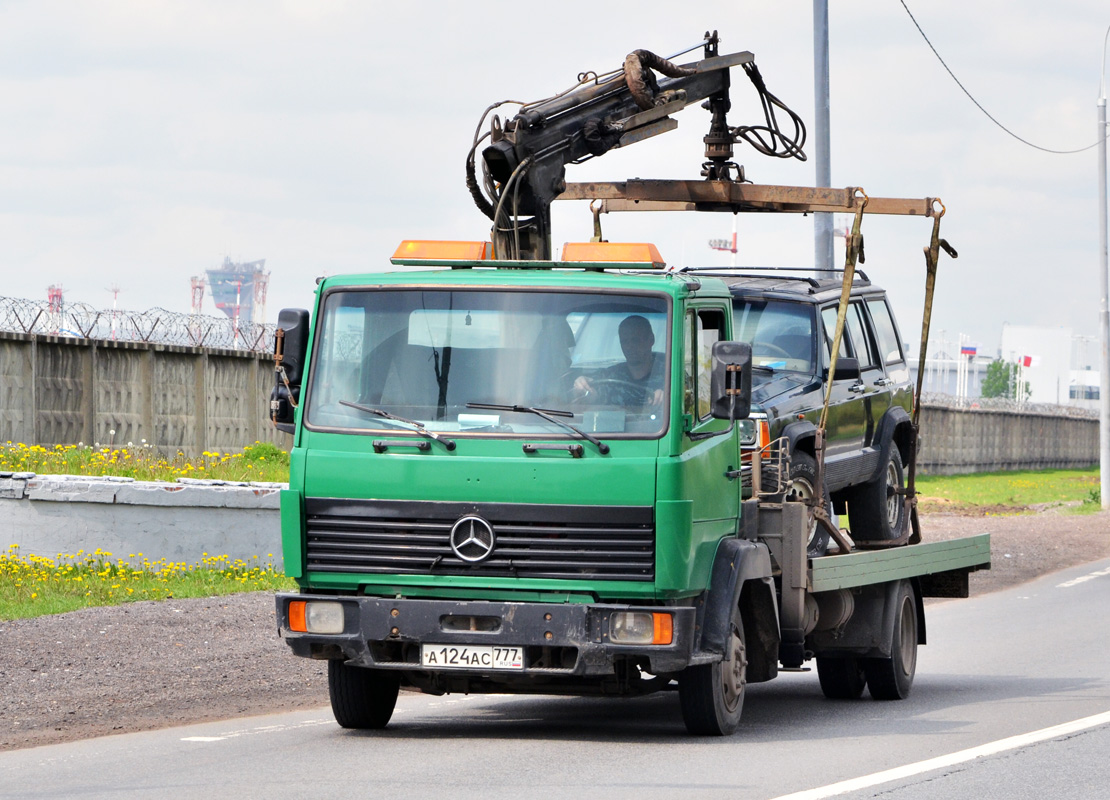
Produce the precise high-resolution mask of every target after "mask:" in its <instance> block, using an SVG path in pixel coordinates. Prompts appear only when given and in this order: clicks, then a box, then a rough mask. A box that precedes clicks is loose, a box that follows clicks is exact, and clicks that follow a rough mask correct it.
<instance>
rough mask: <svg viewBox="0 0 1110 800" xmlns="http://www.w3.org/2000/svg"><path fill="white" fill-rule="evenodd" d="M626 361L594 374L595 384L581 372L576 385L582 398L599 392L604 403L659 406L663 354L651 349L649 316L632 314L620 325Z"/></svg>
mask: <svg viewBox="0 0 1110 800" xmlns="http://www.w3.org/2000/svg"><path fill="white" fill-rule="evenodd" d="M617 336H618V337H619V338H620V343H621V352H622V353H624V359H625V360H624V363H623V364H614V365H613V366H611V367H607V368H606V369H603V370H601V371H600V372H599V373H598V374H597V375H596V376H594V380H595V381H596V385H595V384H591V383H590V379H589V378H587V377H586V376H585V375H579V376H578V378H577V379H576V380H575V381H574V388H575V389H576V390H577V391H578V392H579V393H580V395H581V398H582V399H586V398H589V397H590V396H591V395H595V394H600V395H602V397H603V402H611V403H619V404H621V405H625V406H638V405H660V404H661V403H662V402H663V378H664V374H665V364H664V359H663V357H662V356H661V355H660V354H658V353H655V352H654V351H653V350H652V349H651V348H652V345H654V344H655V334H654V333H653V332H652V330H651V323H650V322H648V321H647V318H646V317H641V316H640V315H639V314H633V315H632V316H630V317H626V318H625V319H624V320H623V321H622V322H621V324H620V327H619V328H617Z"/></svg>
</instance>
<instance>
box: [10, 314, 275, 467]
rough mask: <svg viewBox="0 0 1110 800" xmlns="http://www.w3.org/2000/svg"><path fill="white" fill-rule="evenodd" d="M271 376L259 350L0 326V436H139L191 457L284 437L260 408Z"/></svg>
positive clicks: (89, 440)
mask: <svg viewBox="0 0 1110 800" xmlns="http://www.w3.org/2000/svg"><path fill="white" fill-rule="evenodd" d="M272 384H273V368H272V362H271V361H270V360H269V357H268V356H267V355H266V354H265V353H257V352H251V351H243V350H215V349H210V348H199V347H180V346H174V345H162V344H147V343H143V342H118V341H110V340H103V339H78V338H70V337H62V336H42V335H36V334H21V333H7V332H0V442H3V441H11V442H22V443H25V444H39V445H43V446H49V445H54V444H77V443H78V442H84V443H85V444H89V445H91V444H94V443H97V442H99V443H100V444H101V445H107V444H114V445H117V446H119V445H125V444H127V443H128V442H134V443H135V444H136V445H138V444H139V443H140V442H141V441H142V440H143V439H145V440H146V442H147V443H148V444H149V445H151V446H152V447H157V448H159V449H161V450H162V451H165V452H169V453H174V452H176V451H178V450H180V451H182V452H183V453H184V454H185V455H186V456H188V457H190V458H192V457H196V456H199V455H200V453H201V452H203V451H206V450H208V451H220V452H231V451H238V450H239V449H241V448H242V447H244V446H245V445H248V444H251V443H253V442H255V441H270V442H274V443H275V444H278V445H280V446H285V445H287V444H288V437H287V436H286V435H285V434H282V433H280V432H278V431H276V430H275V429H274V428H273V427H272V426H271V425H270V422H269V418H268V415H269V397H270V388H271V386H272ZM113 430H114V431H115V434H114V435H113V434H111V431H113Z"/></svg>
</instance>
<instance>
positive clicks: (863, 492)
mask: <svg viewBox="0 0 1110 800" xmlns="http://www.w3.org/2000/svg"><path fill="white" fill-rule="evenodd" d="M905 480H906V479H905V474H904V472H903V469H902V456H901V455H900V454H899V452H898V447H897V445H895V444H894V443H893V442H891V444H890V455H889V456H888V457H887V460H886V463H885V464H883V468H882V470H881V471H880V472H879V477H878V478H876V479H875V480H873V481H870V482H869V483H864V484H862V485H860V486H857V487H855V488H854V489H852V491H851V494H849V496H848V522H849V524H850V525H851V530H852V535H853V536H854V537H855V538H857V539H860V540H867V539H897V538H898V537H900V536H901V535H902V534H903V533H905V531H906V503H905V498H904V497H903V496H902V495H900V494H896V490H898V489H903V488H905Z"/></svg>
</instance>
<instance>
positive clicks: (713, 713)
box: [678, 607, 748, 736]
mask: <svg viewBox="0 0 1110 800" xmlns="http://www.w3.org/2000/svg"><path fill="white" fill-rule="evenodd" d="M747 678H748V656H747V648H746V647H745V646H744V623H743V621H742V620H741V618H740V609H739V607H736V608H734V609H733V610H732V619H731V620H730V622H729V635H728V637H727V639H726V641H725V654H724V658H723V659H722V660H720V661H717V662H714V663H712V664H699V665H697V666H693V667H687V668H686V669H685V670H683V671H682V674H681V675H680V676H679V679H678V700H679V704H680V705H681V706H682V720H683V722H685V723H686V730H687V731H689V732H690V733H692V734H694V735H695V736H727V735H729V734H731V733H733V732H734V731H735V730H736V728H737V726H738V725H739V724H740V713H741V711H742V710H743V708H744V687H745V685H746V684H747Z"/></svg>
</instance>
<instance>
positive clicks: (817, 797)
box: [774, 711, 1110, 800]
mask: <svg viewBox="0 0 1110 800" xmlns="http://www.w3.org/2000/svg"><path fill="white" fill-rule="evenodd" d="M1106 724H1110V711H1106V712H1104V713H1102V714H1095V715H1094V716H1093V717H1084V718H1083V719H1077V720H1075V721H1073V722H1065V723H1063V724H1062V725H1054V726H1053V727H1051V728H1042V729H1041V730H1039V731H1033V732H1032V733H1023V734H1020V735H1018V736H1011V737H1009V738H1007V739H999V740H998V741H996V742H988V743H987V744H983V745H979V746H978V747H972V748H970V749H968V750H960V751H959V752H957V753H950V754H948V755H946V756H937V757H936V758H930V759H927V760H926V761H918V762H917V763H916V764H906V765H905V766H902V767H895V768H894V769H888V770H884V771H883V772H876V773H873V774H871V775H864V776H862V777H860V778H852V779H850V780H846V781H841V782H840V783H832V784H829V785H828V786H821V787H818V788H816V789H806V790H805V791H802V792H795V793H794V794H784V795H782V796H780V797H776V798H774V800H822V798H825V797H835V796H836V795H838V794H845V793H847V792H854V791H857V790H860V789H869V788H871V787H872V786H878V785H879V784H882V783H890V782H891V781H898V780H902V779H904V778H911V777H913V776H914V775H920V774H921V773H923V772H931V771H933V770H936V769H944V768H946V767H951V766H953V765H955V764H963V763H964V762H967V761H974V760H975V759H977V758H983V757H984V756H993V755H995V754H997V753H1002V752H1005V751H1007V750H1015V749H1017V748H1019V747H1025V746H1026V745H1030V744H1036V743H1037V742H1043V741H1046V740H1048V739H1057V738H1059V737H1061V736H1067V735H1069V734H1072V733H1077V732H1079V731H1084V730H1087V729H1088V728H1095V727H1098V726H1099V725H1106Z"/></svg>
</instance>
